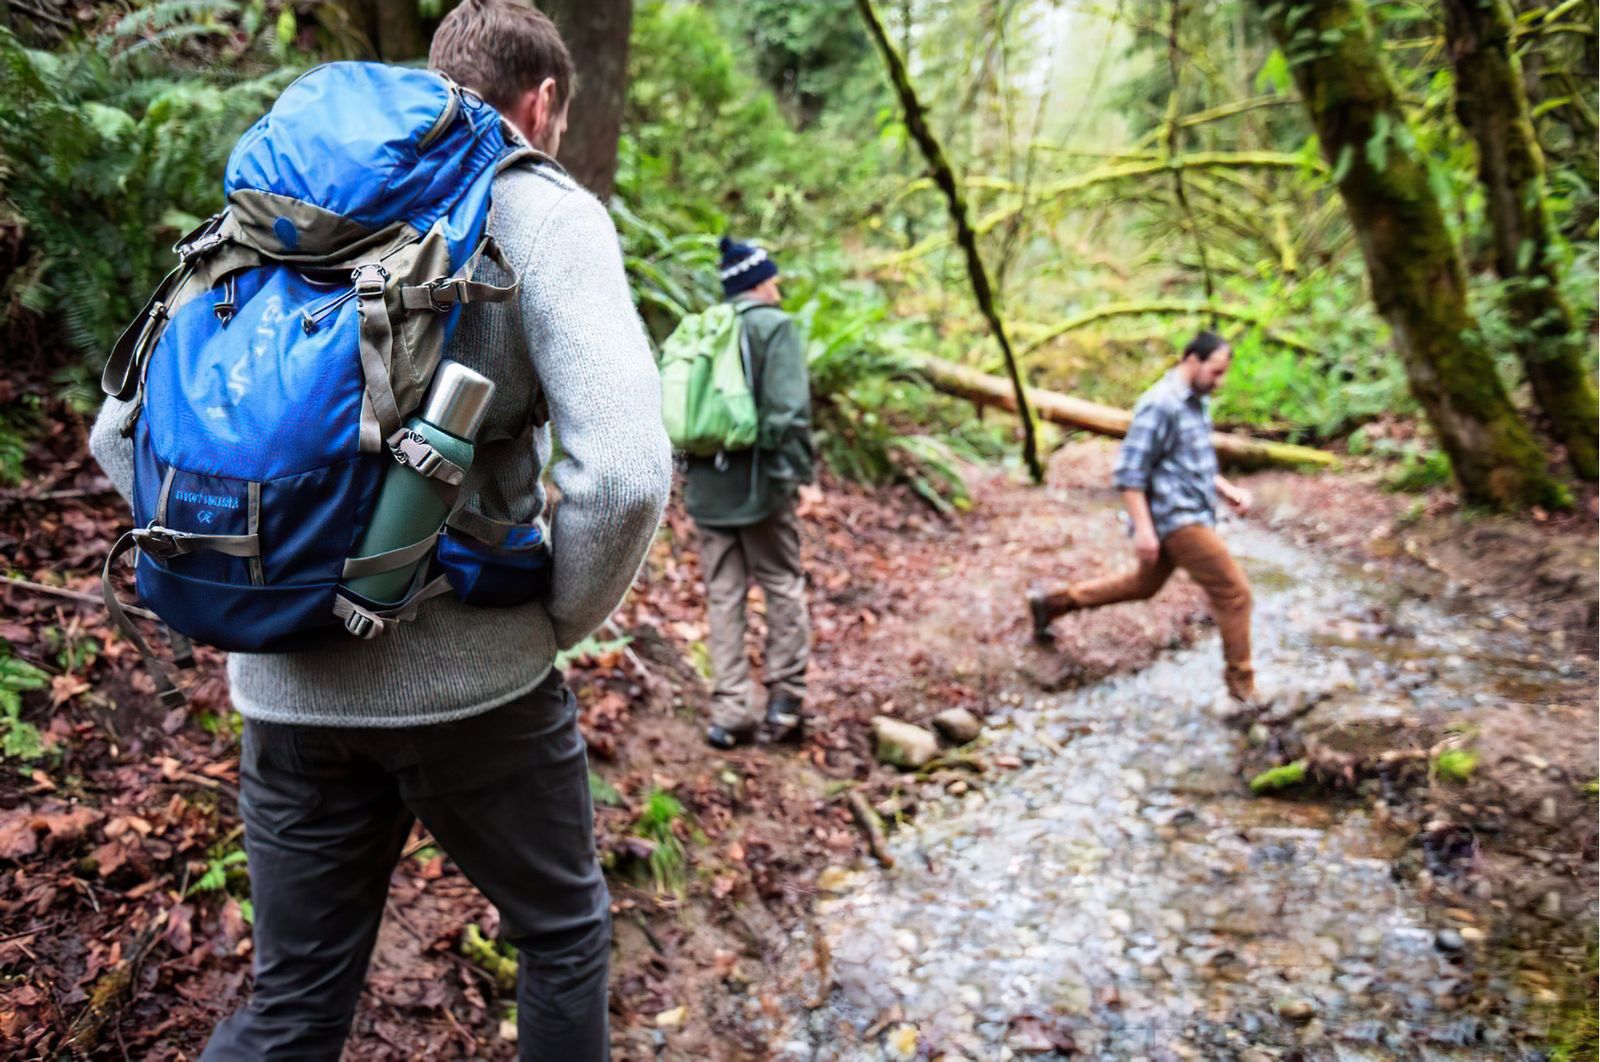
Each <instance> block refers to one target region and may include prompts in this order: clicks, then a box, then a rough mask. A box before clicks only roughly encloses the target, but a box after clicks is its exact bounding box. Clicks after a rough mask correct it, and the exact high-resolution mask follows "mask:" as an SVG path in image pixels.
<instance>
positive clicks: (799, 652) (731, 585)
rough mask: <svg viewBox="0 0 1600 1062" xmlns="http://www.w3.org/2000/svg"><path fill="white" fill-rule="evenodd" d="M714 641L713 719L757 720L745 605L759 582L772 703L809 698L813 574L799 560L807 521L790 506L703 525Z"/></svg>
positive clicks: (736, 726)
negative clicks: (730, 523) (737, 521)
mask: <svg viewBox="0 0 1600 1062" xmlns="http://www.w3.org/2000/svg"><path fill="white" fill-rule="evenodd" d="M699 531H700V567H701V570H702V571H703V572H704V574H705V580H706V600H707V605H708V608H707V611H708V613H709V619H710V626H711V637H710V643H711V644H710V648H711V667H712V670H713V671H714V672H715V673H716V685H715V687H714V688H713V691H712V694H711V721H712V722H713V723H715V724H716V725H718V726H721V727H726V728H727V729H729V730H740V729H744V728H747V727H749V726H752V725H753V724H754V723H755V722H756V705H755V684H754V683H753V682H751V680H750V658H749V656H748V655H747V654H746V652H745V647H744V635H745V608H746V604H747V601H748V598H749V594H750V580H751V579H752V578H753V579H754V580H755V581H756V583H757V585H759V586H760V587H761V591H762V594H763V595H764V596H765V597H766V601H767V646H766V667H765V678H766V685H767V696H768V697H769V698H771V697H774V696H779V695H786V696H790V697H793V698H795V699H796V700H804V699H805V693H806V663H807V660H808V659H809V658H810V655H811V619H810V616H809V614H808V613H807V611H806V575H805V569H804V568H803V567H802V566H801V563H800V520H799V517H797V516H796V515H795V511H794V502H793V501H788V502H785V503H784V504H783V505H782V506H780V507H779V509H778V511H777V512H775V513H773V514H772V515H771V516H769V517H767V518H766V519H765V520H762V521H761V522H759V523H755V524H751V525H749V526H747V527H703V526H702V527H700V529H699Z"/></svg>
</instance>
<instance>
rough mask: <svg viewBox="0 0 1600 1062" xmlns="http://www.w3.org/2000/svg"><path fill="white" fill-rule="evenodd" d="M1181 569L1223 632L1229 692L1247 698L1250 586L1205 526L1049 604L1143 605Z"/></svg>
mask: <svg viewBox="0 0 1600 1062" xmlns="http://www.w3.org/2000/svg"><path fill="white" fill-rule="evenodd" d="M1177 568H1182V569H1183V570H1184V571H1186V572H1188V573H1189V578H1191V579H1193V580H1194V581H1195V582H1197V583H1199V584H1200V588H1201V589H1202V590H1204V591H1205V592H1206V597H1207V598H1208V599H1209V600H1210V602H1211V614H1212V616H1213V617H1214V618H1215V619H1216V621H1217V629H1218V630H1219V631H1221V633H1222V657H1223V661H1224V663H1225V665H1226V666H1225V669H1224V672H1223V677H1224V679H1225V681H1226V682H1227V684H1228V692H1229V693H1232V694H1233V695H1234V696H1235V697H1241V698H1248V697H1251V696H1253V695H1254V694H1255V669H1254V668H1253V667H1252V666H1251V664H1250V584H1249V583H1248V582H1247V581H1246V580H1245V577H1244V572H1242V571H1240V570H1239V565H1238V564H1236V563H1234V560H1233V557H1232V556H1231V555H1230V554H1229V553H1228V547H1227V546H1226V545H1224V544H1223V541H1222V539H1221V538H1220V537H1219V536H1218V535H1217V533H1216V532H1215V531H1213V530H1212V529H1211V528H1209V527H1206V526H1204V525H1200V524H1195V525H1191V526H1189V527H1180V528H1178V530H1176V531H1174V532H1172V533H1171V534H1170V535H1168V536H1167V537H1166V538H1164V539H1162V541H1161V555H1160V556H1159V557H1157V558H1156V562H1155V563H1154V564H1145V563H1143V562H1142V561H1141V562H1140V564H1139V566H1138V567H1137V568H1134V569H1132V570H1130V571H1126V572H1122V573H1120V574H1117V575H1111V576H1107V577H1105V578H1103V579H1092V580H1089V581H1088V582H1082V583H1073V584H1072V585H1071V586H1068V587H1066V588H1065V589H1062V590H1057V591H1055V592H1053V593H1051V594H1050V595H1049V596H1048V597H1047V598H1046V602H1047V604H1048V607H1049V609H1050V611H1051V613H1052V614H1053V615H1060V614H1061V613H1063V612H1070V611H1072V610H1074V609H1080V608H1099V607H1100V606H1101V605H1115V604H1117V603H1119V602H1122V601H1144V600H1147V599H1149V598H1151V597H1154V596H1155V594H1156V592H1157V591H1158V590H1160V589H1161V588H1162V587H1163V586H1165V585H1166V582H1167V579H1169V578H1170V577H1171V576H1172V573H1173V571H1174V570H1175V569H1177Z"/></svg>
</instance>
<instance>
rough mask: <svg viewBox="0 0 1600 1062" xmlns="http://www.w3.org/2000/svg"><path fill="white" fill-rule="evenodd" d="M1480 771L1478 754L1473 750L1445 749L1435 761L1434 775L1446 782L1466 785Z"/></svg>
mask: <svg viewBox="0 0 1600 1062" xmlns="http://www.w3.org/2000/svg"><path fill="white" fill-rule="evenodd" d="M1477 769H1478V754H1477V753H1476V752H1474V751H1473V750H1472V749H1445V750H1444V751H1443V752H1441V753H1439V755H1437V756H1435V757H1434V760H1433V774H1434V777H1436V778H1442V779H1444V780H1445V781H1446V782H1455V783H1456V784H1458V785H1465V784H1466V783H1467V782H1469V781H1471V780H1472V772H1473V771H1475V770H1477Z"/></svg>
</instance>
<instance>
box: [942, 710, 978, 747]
mask: <svg viewBox="0 0 1600 1062" xmlns="http://www.w3.org/2000/svg"><path fill="white" fill-rule="evenodd" d="M933 727H934V729H935V730H937V731H939V733H941V734H943V735H944V736H945V737H946V738H948V739H949V740H950V742H951V743H952V744H956V745H965V744H966V743H967V742H969V741H976V740H978V735H979V734H980V733H982V731H983V720H981V719H979V718H978V717H977V716H975V715H973V714H972V713H971V712H969V711H967V710H966V709H965V708H947V709H945V710H944V711H942V712H940V713H939V714H938V715H936V716H934V717H933Z"/></svg>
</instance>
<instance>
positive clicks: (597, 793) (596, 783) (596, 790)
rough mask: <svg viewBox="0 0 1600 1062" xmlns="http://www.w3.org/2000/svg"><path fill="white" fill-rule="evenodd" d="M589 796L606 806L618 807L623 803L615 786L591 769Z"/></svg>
mask: <svg viewBox="0 0 1600 1062" xmlns="http://www.w3.org/2000/svg"><path fill="white" fill-rule="evenodd" d="M589 798H590V799H591V800H593V801H594V802H595V803H596V804H599V805H600V806H602V807H607V808H620V807H621V806H622V805H623V803H624V801H623V799H622V794H621V793H619V792H617V787H616V786H614V785H612V784H611V783H610V782H608V781H606V780H605V779H604V778H602V777H600V776H599V775H598V774H596V773H595V772H593V771H590V772H589Z"/></svg>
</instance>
